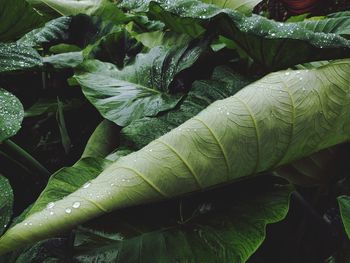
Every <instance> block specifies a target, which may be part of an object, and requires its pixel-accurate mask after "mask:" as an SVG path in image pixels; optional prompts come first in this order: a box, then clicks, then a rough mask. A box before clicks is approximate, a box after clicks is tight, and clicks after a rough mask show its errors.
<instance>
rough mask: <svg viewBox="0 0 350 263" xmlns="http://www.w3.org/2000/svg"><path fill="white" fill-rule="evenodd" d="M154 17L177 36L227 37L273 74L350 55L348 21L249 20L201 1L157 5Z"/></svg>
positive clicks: (180, 0) (152, 10) (153, 4)
mask: <svg viewBox="0 0 350 263" xmlns="http://www.w3.org/2000/svg"><path fill="white" fill-rule="evenodd" d="M148 12H149V15H150V16H151V17H153V18H154V19H158V20H161V21H163V22H164V23H165V24H166V25H167V26H168V27H170V28H171V29H173V30H175V31H177V32H182V33H187V34H189V35H191V36H197V35H199V34H202V33H203V32H204V31H205V30H210V31H212V30H213V31H214V32H216V33H219V34H222V35H224V36H225V37H227V38H229V39H231V40H233V41H235V42H236V44H237V45H238V46H239V47H240V48H241V49H243V50H244V51H245V52H246V53H247V54H248V55H249V56H250V57H252V58H253V59H254V60H255V61H256V62H258V63H260V64H261V65H263V66H264V67H266V68H267V69H269V70H275V69H281V68H286V67H289V66H292V65H296V64H300V63H304V62H310V61H315V60H326V59H334V58H343V57H346V56H348V55H349V54H350V41H349V40H348V39H347V38H345V37H343V36H344V35H347V33H346V32H348V29H349V22H348V19H347V18H346V17H342V16H341V17H335V18H328V19H324V20H320V21H303V22H294V23H279V22H275V21H273V20H268V19H267V18H264V17H262V16H258V15H252V16H250V17H247V16H244V15H242V14H240V13H239V12H236V11H234V10H229V9H221V8H219V7H217V6H215V5H208V4H204V3H202V2H201V1H196V0H190V1H188V0H177V1H173V2H170V1H167V2H166V3H157V2H155V1H151V2H150V3H149V6H148ZM296 47H297V48H296Z"/></svg>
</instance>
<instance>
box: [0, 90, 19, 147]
mask: <svg viewBox="0 0 350 263" xmlns="http://www.w3.org/2000/svg"><path fill="white" fill-rule="evenodd" d="M23 115H24V112H23V106H22V104H21V102H20V101H19V100H18V99H17V98H16V97H15V96H14V95H12V94H11V93H9V92H8V91H6V90H4V89H1V88H0V143H1V142H2V141H4V140H6V139H8V138H10V137H12V136H14V135H15V134H16V133H17V132H18V130H19V129H20V128H21V123H22V120H23Z"/></svg>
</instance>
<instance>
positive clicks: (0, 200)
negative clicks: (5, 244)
mask: <svg viewBox="0 0 350 263" xmlns="http://www.w3.org/2000/svg"><path fill="white" fill-rule="evenodd" d="M12 206H13V192H12V188H11V185H10V183H9V182H8V180H7V179H6V178H5V177H3V176H2V175H0V236H1V235H2V233H3V232H4V230H5V228H6V227H7V224H8V223H9V222H10V219H11V216H12Z"/></svg>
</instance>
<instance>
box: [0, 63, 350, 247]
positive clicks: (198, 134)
mask: <svg viewBox="0 0 350 263" xmlns="http://www.w3.org/2000/svg"><path fill="white" fill-rule="evenodd" d="M349 62H350V61H349V60H341V61H337V62H334V63H331V64H329V65H327V66H324V67H319V68H317V69H313V70H300V71H281V72H276V73H272V74H269V75H267V76H266V77H264V78H262V79H261V80H259V81H256V82H254V83H253V84H251V85H248V86H247V87H245V88H244V89H242V90H241V91H239V92H238V93H236V94H235V95H234V96H232V97H229V98H227V99H224V100H219V101H216V102H214V103H212V104H211V105H210V106H209V107H207V108H206V109H205V110H203V111H202V112H200V113H199V114H198V115H196V116H195V117H193V118H191V119H189V120H188V121H186V122H185V123H183V124H182V125H180V126H179V127H178V128H176V129H174V130H172V131H171V132H169V133H167V134H165V135H164V136H162V137H160V138H158V139H156V140H154V141H152V142H151V143H150V144H148V145H147V146H145V147H144V148H142V149H141V150H139V151H137V152H134V153H131V154H129V155H127V156H125V157H123V158H120V159H119V160H117V161H116V162H114V163H113V164H112V165H110V166H109V167H108V168H107V169H105V170H104V171H103V172H102V173H101V174H100V175H99V176H98V177H97V178H96V179H94V180H92V181H91V184H89V185H88V187H82V188H80V189H78V190H77V191H75V192H74V193H72V194H70V195H68V196H66V197H65V198H63V199H61V200H59V201H57V202H56V203H55V206H54V207H53V208H52V209H44V210H42V211H40V212H37V213H34V214H32V215H31V216H29V217H28V218H27V219H26V220H25V221H24V222H22V223H20V224H17V225H16V226H14V227H13V228H11V229H10V230H8V232H7V233H5V235H4V236H3V237H2V238H1V239H0V253H6V252H8V251H10V250H13V249H15V248H16V247H18V246H21V245H24V244H27V243H30V242H33V241H36V240H40V239H44V238H47V237H50V236H53V235H55V234H57V233H59V232H62V231H64V230H65V229H69V228H71V227H73V226H75V225H77V224H80V223H83V222H86V221H87V220H89V219H91V218H94V217H97V216H99V215H102V214H104V213H107V212H110V211H112V210H115V209H120V208H123V207H127V206H133V205H136V204H140V203H147V202H152V201H156V200H162V199H165V198H173V197H176V196H179V195H182V194H186V193H189V192H194V191H200V190H203V189H207V188H209V187H214V186H217V185H222V184H225V183H228V182H233V181H236V180H242V179H245V178H249V177H250V176H252V175H254V174H256V173H259V172H263V171H267V170H272V169H274V168H275V167H278V166H281V165H284V164H287V163H290V162H292V161H295V160H297V159H300V158H302V157H305V156H309V155H311V154H312V153H314V152H318V151H320V150H322V149H325V148H328V147H331V146H333V145H336V144H339V143H342V142H344V141H347V140H349V138H350V104H349V103H348V102H349V100H350V92H349V91H350V90H349V89H350V85H349V84H350V63H349ZM78 204H79V206H78ZM77 206H78V208H74V207H77ZM51 213H54V216H51ZM29 223H30V224H31V225H30V227H28V225H29Z"/></svg>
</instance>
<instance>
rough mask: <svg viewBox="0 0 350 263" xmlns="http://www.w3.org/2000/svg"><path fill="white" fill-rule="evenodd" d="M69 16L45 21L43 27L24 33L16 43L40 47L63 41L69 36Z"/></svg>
mask: <svg viewBox="0 0 350 263" xmlns="http://www.w3.org/2000/svg"><path fill="white" fill-rule="evenodd" d="M71 23H72V18H71V17H60V18H57V19H54V20H51V21H50V22H48V23H46V24H45V26H44V27H42V28H37V29H34V30H32V31H31V32H29V33H28V34H26V35H24V36H23V37H22V38H21V39H19V40H18V41H17V43H18V44H22V45H26V46H31V47H42V46H43V45H47V44H49V43H50V44H55V43H59V42H62V41H65V40H67V39H68V37H69V30H70V27H71Z"/></svg>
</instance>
